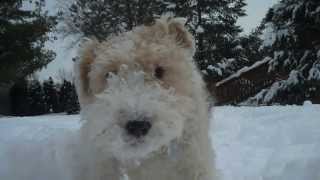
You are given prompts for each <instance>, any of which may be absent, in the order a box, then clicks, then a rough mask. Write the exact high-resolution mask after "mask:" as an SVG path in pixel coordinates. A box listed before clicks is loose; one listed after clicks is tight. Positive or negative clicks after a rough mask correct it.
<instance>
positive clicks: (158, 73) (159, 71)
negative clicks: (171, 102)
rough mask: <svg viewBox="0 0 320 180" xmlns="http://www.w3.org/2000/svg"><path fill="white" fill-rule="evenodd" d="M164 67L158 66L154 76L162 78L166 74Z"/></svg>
mask: <svg viewBox="0 0 320 180" xmlns="http://www.w3.org/2000/svg"><path fill="white" fill-rule="evenodd" d="M164 72H165V70H164V68H163V67H161V66H158V67H156V69H155V70H154V76H155V77H156V78H158V79H162V78H163V76H164Z"/></svg>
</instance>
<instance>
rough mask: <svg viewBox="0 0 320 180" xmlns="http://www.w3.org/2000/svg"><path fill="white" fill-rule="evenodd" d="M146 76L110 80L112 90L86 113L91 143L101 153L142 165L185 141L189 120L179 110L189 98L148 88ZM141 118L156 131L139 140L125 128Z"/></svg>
mask: <svg viewBox="0 0 320 180" xmlns="http://www.w3.org/2000/svg"><path fill="white" fill-rule="evenodd" d="M142 75H143V74H142V73H134V74H133V75H131V76H130V78H128V79H127V80H126V81H124V80H121V79H120V78H119V77H118V76H113V77H111V78H109V79H108V88H107V89H106V90H105V91H104V92H103V93H101V94H99V95H97V96H96V100H95V102H94V103H92V104H90V105H87V106H86V107H85V108H84V109H83V112H82V115H83V119H84V120H85V121H86V122H85V124H84V127H83V128H84V129H85V132H86V133H87V135H88V136H89V141H91V142H93V144H94V146H95V148H97V149H98V150H99V151H101V153H103V154H105V155H108V156H110V155H111V156H113V157H114V158H116V159H118V160H120V161H132V160H133V161H139V160H141V159H145V158H148V157H149V156H151V155H152V154H153V153H155V152H157V151H161V150H163V149H165V147H167V146H169V144H170V142H171V141H173V140H175V139H179V138H180V137H181V135H182V131H183V125H184V121H185V120H186V119H187V116H188V112H186V111H185V109H182V108H179V107H180V106H181V103H190V101H189V98H186V97H178V96H177V95H175V93H174V91H172V90H167V89H163V88H161V87H160V86H159V85H149V86H147V85H145V84H144V82H143V80H142V81H141V76H142ZM138 79H140V81H139V80H138ZM187 101H188V102H187ZM179 105H180V106H179ZM139 116H144V117H148V119H149V121H150V123H151V125H152V127H151V128H150V130H149V132H148V133H147V134H146V135H145V136H142V137H139V138H137V137H134V136H131V135H129V134H128V133H127V131H126V129H125V124H126V123H127V122H128V121H129V120H130V119H136V118H139Z"/></svg>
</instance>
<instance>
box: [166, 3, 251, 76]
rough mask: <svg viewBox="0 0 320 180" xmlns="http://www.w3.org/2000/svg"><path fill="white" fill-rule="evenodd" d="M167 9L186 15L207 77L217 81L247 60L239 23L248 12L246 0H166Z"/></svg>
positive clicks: (198, 61)
mask: <svg viewBox="0 0 320 180" xmlns="http://www.w3.org/2000/svg"><path fill="white" fill-rule="evenodd" d="M165 2H166V4H167V9H166V11H167V12H170V11H171V12H172V13H173V14H175V15H176V16H180V17H185V18H187V25H188V26H189V28H190V30H191V32H192V33H193V34H194V36H195V38H196V49H197V51H196V55H195V59H196V62H197V63H198V66H199V68H200V70H201V71H202V72H203V74H204V77H205V79H206V80H208V81H217V80H219V79H222V78H224V77H226V76H228V75H230V74H232V73H233V72H235V71H236V70H237V69H239V68H240V67H243V64H245V63H246V62H247V58H246V57H244V56H242V55H243V53H242V50H243V48H242V47H241V44H240V39H239V33H240V32H241V31H242V29H241V28H240V27H239V26H237V25H236V22H237V20H238V18H239V17H241V16H244V15H245V11H244V9H243V7H244V6H245V5H246V3H245V1H244V0H196V1H195V0H187V1H182V0H165Z"/></svg>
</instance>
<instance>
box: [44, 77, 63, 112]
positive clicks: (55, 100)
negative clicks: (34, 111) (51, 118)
mask: <svg viewBox="0 0 320 180" xmlns="http://www.w3.org/2000/svg"><path fill="white" fill-rule="evenodd" d="M43 91H44V95H45V96H44V98H45V101H46V104H47V110H48V111H49V112H50V113H53V112H54V113H57V112H59V97H58V91H57V90H56V87H55V84H54V82H53V79H52V77H49V79H48V80H47V81H44V82H43Z"/></svg>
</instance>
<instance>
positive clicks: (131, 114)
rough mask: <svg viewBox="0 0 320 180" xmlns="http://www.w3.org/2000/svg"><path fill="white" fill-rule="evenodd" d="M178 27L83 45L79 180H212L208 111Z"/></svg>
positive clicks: (188, 42)
mask: <svg viewBox="0 0 320 180" xmlns="http://www.w3.org/2000/svg"><path fill="white" fill-rule="evenodd" d="M194 52H195V48H194V40H193V37H192V35H191V34H190V33H189V32H188V31H187V30H186V28H185V27H184V22H183V19H180V18H167V17H166V18H160V19H158V20H156V21H155V23H154V24H153V25H151V26H140V27H136V28H135V29H134V30H132V31H130V32H126V33H123V34H120V35H118V36H116V37H112V38H109V39H107V40H106V41H103V42H97V41H94V40H92V41H90V42H87V43H86V45H85V46H84V48H83V49H82V51H81V58H80V60H79V62H78V63H77V64H76V66H75V68H76V69H75V70H76V84H77V92H78V96H79V100H80V104H81V108H82V110H81V119H82V120H83V122H84V124H83V127H82V129H81V139H82V141H83V143H84V145H83V146H82V148H83V150H85V151H86V152H87V155H85V156H86V158H87V160H86V164H87V168H86V169H84V170H83V171H82V172H80V173H79V175H78V176H79V177H78V178H77V179H84V180H119V179H121V178H124V179H125V178H127V179H130V180H214V179H216V170H215V167H214V163H213V160H214V157H213V151H212V149H211V148H212V147H211V142H210V139H209V137H208V128H209V120H208V104H207V102H206V99H207V95H206V92H205V90H204V83H203V80H202V78H201V76H200V73H199V72H198V70H197V68H196V66H195V64H194V62H193V58H192V57H193V55H194Z"/></svg>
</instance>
